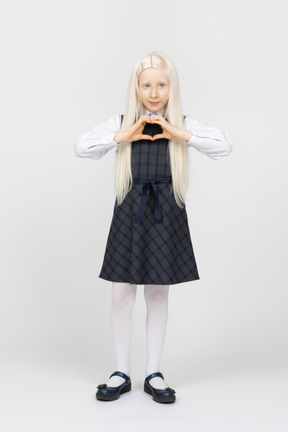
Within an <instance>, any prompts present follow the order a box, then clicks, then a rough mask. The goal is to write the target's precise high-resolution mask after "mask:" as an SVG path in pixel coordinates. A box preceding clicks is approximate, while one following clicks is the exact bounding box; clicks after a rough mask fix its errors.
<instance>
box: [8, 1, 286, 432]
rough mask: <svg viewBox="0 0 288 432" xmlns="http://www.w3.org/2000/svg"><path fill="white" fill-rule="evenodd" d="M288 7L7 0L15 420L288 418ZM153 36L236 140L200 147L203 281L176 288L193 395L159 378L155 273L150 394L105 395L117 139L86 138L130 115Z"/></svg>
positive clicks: (187, 86)
mask: <svg viewBox="0 0 288 432" xmlns="http://www.w3.org/2000/svg"><path fill="white" fill-rule="evenodd" d="M287 11H288V5H287V2H286V1H284V0H283V1H281V0H274V1H265V2H261V1H258V0H249V1H248V0H241V1H240V0H239V1H236V0H234V1H233V0H231V1H229V0H219V1H213V0H201V1H200V0H199V1H188V0H187V1H185V0H178V1H177V2H174V1H168V0H166V1H163V0H158V1H157V2H135V1H132V0H122V1H116V0H108V1H105V2H100V1H97V0H96V1H92V0H90V1H89V0H81V1H80V0H74V1H73V0H70V1H68V0H57V1H56V0H50V1H36V0H35V1H31V0H27V1H25V2H22V1H20V0H18V1H17V0H12V1H9V2H8V1H3V0H2V1H1V11H0V12H1V13H0V16H1V18H0V19H1V22H0V43H1V81H0V82H1V101H0V104H1V117H0V118H1V132H0V133H1V167H0V172H1V183H0V187H1V305H0V320H1V323H0V332H1V357H0V362H1V377H0V378H1V386H0V387H1V390H0V400H1V411H2V414H1V420H0V424H1V425H2V429H3V430H5V431H12V430H13V431H18V430H21V431H26V430H27V431H30V432H31V431H34V430H35V431H39V430H41V431H65V430H69V431H84V430H85V431H87V432H88V431H92V430H93V431H94V430H100V426H101V430H102V431H110V430H112V428H117V430H120V431H122V430H123V431H124V430H125V431H127V430H128V431H130V430H131V431H132V430H148V428H150V430H152V431H153V430H155V429H156V427H157V428H158V427H161V430H162V428H163V430H164V428H165V430H167V431H172V430H175V427H176V424H177V428H179V429H180V428H181V430H182V431H189V432H190V431H191V430H195V431H197V432H202V431H209V432H214V431H221V432H225V431H229V432H234V431H245V432H247V431H253V432H254V431H261V432H263V431H271V430H272V429H273V430H277V431H278V432H279V431H287V428H288V420H287V417H285V413H284V408H285V407H287V364H288V361H287V360H288V359H287V281H286V279H287V278H286V274H287V228H286V221H287V178H286V172H287V133H286V129H287V120H286V117H287V96H288V95H287V76H288V71H287V55H286V51H287V46H286V42H285V41H287V37H288V34H287ZM151 50H161V51H163V52H165V53H167V54H168V55H169V56H170V57H171V58H172V59H173V61H174V63H175V65H176V67H177V69H178V73H179V78H180V85H181V94H182V100H183V108H184V113H185V114H191V115H194V116H195V117H196V118H198V119H199V120H202V121H205V122H206V123H208V124H209V125H211V126H216V127H218V128H219V129H220V130H223V131H224V132H226V133H227V134H228V135H229V136H230V138H231V140H232V142H233V151H232V153H231V155H229V157H227V158H223V159H220V160H218V161H214V160H212V159H209V158H208V157H206V156H204V155H202V154H201V153H199V152H197V150H195V149H190V150H189V153H190V169H191V176H190V179H191V181H190V183H191V184H190V189H189V194H188V200H187V211H188V216H189V224H190V231H191V237H192V242H193V246H194V251H195V256H196V260H197V264H198V270H199V274H200V280H199V281H194V282H191V283H186V284H182V285H175V286H173V287H171V288H170V308H169V313H170V316H169V324H168V332H167V338H166V344H165V349H164V353H163V361H162V372H163V373H164V376H165V378H166V381H167V382H168V383H169V384H170V386H171V387H173V388H175V389H176V391H177V402H176V403H175V404H174V405H168V406H162V405H161V404H156V403H155V402H153V401H152V400H151V398H150V397H148V395H146V394H144V392H143V390H142V386H143V380H144V366H145V355H146V353H145V306H144V299H143V287H142V286H139V287H138V296H137V302H136V308H135V314H134V323H135V325H134V334H133V342H132V372H131V377H132V384H133V391H132V392H131V393H129V394H127V395H123V396H122V397H121V398H120V400H119V401H117V402H114V403H108V404H105V403H101V402H99V401H96V399H95V391H96V385H97V384H99V383H102V382H105V380H107V378H108V376H109V375H110V374H111V373H112V372H113V370H114V368H115V364H114V357H113V348H112V339H111V335H110V316H109V313H110V290H111V287H110V282H107V281H103V280H102V279H99V278H98V274H99V271H100V268H101V265H102V259H103V255H104V250H105V245H106V239H107V235H108V230H109V227H110V222H111V218H112V210H113V205H114V168H115V152H114V150H112V151H111V152H110V153H108V154H107V155H106V156H105V157H104V158H103V159H101V160H100V161H95V160H91V159H79V158H77V157H76V156H75V154H74V142H75V141H76V139H77V137H78V136H79V135H81V134H82V133H84V132H86V131H88V130H89V129H91V128H92V127H93V126H94V125H95V124H97V123H99V122H101V121H104V120H106V119H108V118H109V117H111V116H112V115H113V114H116V113H123V111H124V106H125V105H124V104H125V99H126V91H127V85H128V79H129V76H130V72H131V70H132V66H133V65H134V63H135V61H136V60H137V59H138V58H139V57H140V56H142V55H143V54H145V53H147V52H149V51H151ZM285 381H286V382H285ZM163 410H164V411H165V413H163ZM115 430H116V429H115Z"/></svg>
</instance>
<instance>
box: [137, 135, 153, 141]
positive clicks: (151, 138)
mask: <svg viewBox="0 0 288 432" xmlns="http://www.w3.org/2000/svg"><path fill="white" fill-rule="evenodd" d="M145 139H146V140H150V141H152V140H153V137H152V136H151V135H141V136H140V138H139V140H145Z"/></svg>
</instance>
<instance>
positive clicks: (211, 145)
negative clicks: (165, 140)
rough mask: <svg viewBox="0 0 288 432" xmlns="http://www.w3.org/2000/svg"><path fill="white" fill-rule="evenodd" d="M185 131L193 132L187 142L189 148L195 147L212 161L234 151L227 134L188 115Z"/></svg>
mask: <svg viewBox="0 0 288 432" xmlns="http://www.w3.org/2000/svg"><path fill="white" fill-rule="evenodd" d="M184 124H185V129H187V130H188V131H190V132H192V136H191V138H190V140H189V141H187V146H188V148H189V147H194V148H196V149H197V150H198V151H200V152H201V153H203V154H205V155H206V156H209V157H210V158H211V159H215V160H217V159H219V158H221V157H223V156H228V155H229V153H230V152H231V151H232V142H231V140H230V138H229V136H228V135H227V134H225V133H224V132H221V131H220V130H219V129H217V128H216V127H214V126H208V125H207V124H205V123H203V122H200V121H198V120H196V119H195V118H194V117H192V116H190V115H188V116H186V118H185V121H184Z"/></svg>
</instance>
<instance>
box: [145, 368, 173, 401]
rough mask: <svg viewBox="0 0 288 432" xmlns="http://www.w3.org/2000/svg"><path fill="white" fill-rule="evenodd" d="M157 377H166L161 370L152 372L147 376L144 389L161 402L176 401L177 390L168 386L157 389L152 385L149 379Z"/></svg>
mask: <svg viewBox="0 0 288 432" xmlns="http://www.w3.org/2000/svg"><path fill="white" fill-rule="evenodd" d="M155 377H161V378H162V379H163V380H164V377H163V375H162V373H161V372H155V373H152V374H151V375H149V376H147V378H145V382H144V391H145V392H146V393H148V394H150V395H151V396H152V397H153V400H154V401H155V402H160V403H173V402H175V400H176V396H175V393H176V391H175V390H173V389H171V388H170V387H166V388H165V389H164V390H163V389H156V388H154V387H152V386H151V384H150V383H149V381H150V380H151V379H152V378H155Z"/></svg>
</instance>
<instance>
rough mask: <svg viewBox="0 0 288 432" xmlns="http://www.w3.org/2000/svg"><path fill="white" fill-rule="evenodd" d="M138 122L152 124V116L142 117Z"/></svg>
mask: <svg viewBox="0 0 288 432" xmlns="http://www.w3.org/2000/svg"><path fill="white" fill-rule="evenodd" d="M138 122H140V123H142V124H143V123H150V122H151V117H150V116H141V117H140V118H139V120H138Z"/></svg>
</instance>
